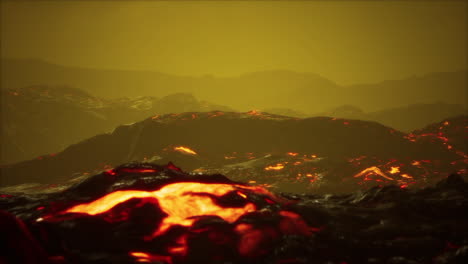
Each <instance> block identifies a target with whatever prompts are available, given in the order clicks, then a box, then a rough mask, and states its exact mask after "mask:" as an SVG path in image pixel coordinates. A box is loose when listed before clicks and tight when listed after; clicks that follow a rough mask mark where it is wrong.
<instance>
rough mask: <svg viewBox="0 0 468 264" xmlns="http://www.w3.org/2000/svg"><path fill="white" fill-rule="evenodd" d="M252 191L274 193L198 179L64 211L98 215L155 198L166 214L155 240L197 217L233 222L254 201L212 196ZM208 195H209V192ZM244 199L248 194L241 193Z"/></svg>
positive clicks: (118, 193)
mask: <svg viewBox="0 0 468 264" xmlns="http://www.w3.org/2000/svg"><path fill="white" fill-rule="evenodd" d="M242 190H250V191H256V192H261V193H263V194H267V195H268V196H270V198H273V197H272V195H271V194H270V193H269V192H268V191H266V190H265V189H263V188H260V187H251V186H242V185H235V184H211V183H210V184H207V183H196V182H178V183H173V184H168V185H165V186H164V187H162V188H161V189H159V190H156V191H149V192H148V191H138V190H123V191H115V192H112V193H110V194H107V195H105V196H103V197H101V198H99V199H97V200H94V201H92V202H90V203H83V204H79V205H76V206H73V207H71V208H69V209H67V210H66V211H65V212H64V213H83V214H88V215H97V214H101V213H105V212H107V211H108V210H110V209H112V208H113V207H114V206H116V205H118V204H120V203H123V202H125V201H128V200H130V199H132V198H156V199H157V200H158V202H159V206H160V208H161V210H162V211H164V212H165V213H166V214H167V216H166V217H165V218H164V219H163V221H162V223H161V224H160V226H159V227H158V228H157V229H156V230H155V231H154V232H153V234H152V235H151V236H149V237H147V238H146V239H152V238H154V237H156V236H158V235H161V234H163V233H164V232H165V231H166V230H168V229H169V228H170V227H171V226H174V225H181V226H186V227H189V226H191V225H192V224H193V222H195V221H196V217H197V216H202V215H217V216H219V217H221V218H223V219H224V220H225V221H227V222H230V223H233V222H235V221H236V220H237V219H238V218H239V217H241V216H242V215H244V214H246V213H248V212H252V211H255V210H256V209H257V208H256V206H255V205H254V204H253V203H250V202H249V203H246V204H245V205H244V207H237V208H229V207H227V208H226V207H222V206H219V205H217V204H216V203H215V202H214V201H213V198H212V196H213V195H214V196H216V197H220V196H222V195H225V194H227V193H229V192H232V191H237V192H241V191H242ZM207 194H208V195H207ZM241 197H244V198H245V194H244V195H241Z"/></svg>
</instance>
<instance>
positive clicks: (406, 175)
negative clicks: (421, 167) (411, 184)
mask: <svg viewBox="0 0 468 264" xmlns="http://www.w3.org/2000/svg"><path fill="white" fill-rule="evenodd" d="M401 177H403V178H407V179H413V177H412V176H410V175H408V174H406V173H403V174H402V175H401Z"/></svg>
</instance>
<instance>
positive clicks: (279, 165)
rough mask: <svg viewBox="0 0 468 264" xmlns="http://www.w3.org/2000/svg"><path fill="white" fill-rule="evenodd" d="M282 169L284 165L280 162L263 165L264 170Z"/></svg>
mask: <svg viewBox="0 0 468 264" xmlns="http://www.w3.org/2000/svg"><path fill="white" fill-rule="evenodd" d="M282 169H284V165H283V164H281V163H278V164H276V165H275V166H272V165H271V166H268V167H265V170H267V171H269V170H282Z"/></svg>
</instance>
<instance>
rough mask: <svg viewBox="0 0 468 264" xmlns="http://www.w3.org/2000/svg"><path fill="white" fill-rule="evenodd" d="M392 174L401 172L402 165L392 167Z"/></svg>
mask: <svg viewBox="0 0 468 264" xmlns="http://www.w3.org/2000/svg"><path fill="white" fill-rule="evenodd" d="M389 172H390V174H395V173H399V172H400V167H391V168H390V171H389Z"/></svg>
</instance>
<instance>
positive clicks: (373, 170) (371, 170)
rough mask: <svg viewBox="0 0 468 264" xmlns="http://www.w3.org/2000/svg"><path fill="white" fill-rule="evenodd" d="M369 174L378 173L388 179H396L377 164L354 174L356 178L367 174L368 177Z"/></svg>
mask: <svg viewBox="0 0 468 264" xmlns="http://www.w3.org/2000/svg"><path fill="white" fill-rule="evenodd" d="M369 174H376V175H379V176H381V177H383V178H385V179H387V180H391V181H392V180H394V179H393V178H391V177H388V176H387V175H386V174H385V173H383V172H382V170H381V169H379V168H378V167H376V166H372V167H369V168H367V169H364V170H362V171H361V172H359V173H358V174H356V175H354V177H355V178H357V177H362V176H365V177H366V178H367V176H368V175H369Z"/></svg>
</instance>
